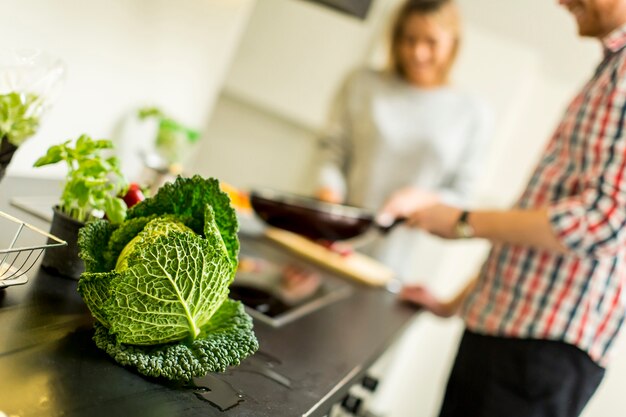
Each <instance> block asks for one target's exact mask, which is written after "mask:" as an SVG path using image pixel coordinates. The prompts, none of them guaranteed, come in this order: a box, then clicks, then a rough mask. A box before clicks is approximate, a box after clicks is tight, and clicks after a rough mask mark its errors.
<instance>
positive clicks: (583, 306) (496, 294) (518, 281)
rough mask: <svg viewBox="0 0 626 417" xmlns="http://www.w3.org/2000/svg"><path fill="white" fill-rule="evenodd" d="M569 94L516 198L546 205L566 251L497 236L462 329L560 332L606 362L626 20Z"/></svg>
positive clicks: (617, 255)
mask: <svg viewBox="0 0 626 417" xmlns="http://www.w3.org/2000/svg"><path fill="white" fill-rule="evenodd" d="M603 45H604V49H605V55H604V60H603V61H602V63H601V64H600V65H599V66H598V68H597V70H596V73H595V74H594V76H593V78H592V79H591V80H590V81H589V82H588V83H587V84H586V85H585V86H584V88H583V89H582V91H581V92H580V93H579V94H578V95H577V96H576V97H575V98H574V100H573V101H572V102H571V104H570V105H569V107H568V108H567V111H566V112H565V115H564V117H563V119H562V121H561V123H560V124H559V126H558V127H557V129H556V132H555V133H554V135H553V136H552V139H551V140H550V142H549V144H548V146H547V149H546V150H545V152H544V153H543V157H542V159H541V160H540V161H539V164H538V166H537V168H536V169H535V172H534V174H533V176H532V177H531V180H530V182H529V183H528V185H527V188H526V190H525V192H524V193H523V195H522V197H521V198H520V200H519V201H518V203H517V205H516V207H517V208H520V209H540V208H547V210H548V213H549V219H550V223H551V226H552V228H553V230H554V232H555V234H556V235H557V236H558V238H559V239H560V240H561V242H562V243H563V244H564V245H565V246H567V247H568V248H569V249H570V252H569V253H568V254H566V255H561V254H557V253H554V252H550V251H546V250H541V249H536V248H531V247H526V246H516V245H508V244H496V245H494V247H493V248H492V251H491V253H490V255H489V258H488V259H487V261H486V263H485V265H484V266H483V269H482V272H481V275H480V278H479V281H478V285H477V286H476V289H475V290H474V291H473V292H472V293H471V294H470V296H469V297H468V298H467V300H466V302H465V304H464V306H463V309H462V316H463V318H464V320H465V322H466V325H467V327H468V329H469V330H472V331H474V332H477V333H481V334H488V335H497V336H505V337H514V338H533V339H548V340H558V341H563V342H566V343H569V344H572V345H575V346H578V347H579V348H580V349H582V350H583V351H585V352H587V353H588V354H589V356H590V357H591V358H592V359H593V360H595V361H596V362H597V363H599V364H600V365H602V366H605V365H606V363H607V360H608V357H609V353H610V351H611V347H612V345H613V342H614V340H615V338H616V336H617V334H618V332H619V330H620V328H621V326H622V324H623V321H624V317H625V314H626V294H624V290H625V289H626V287H625V286H626V134H625V133H624V132H623V129H624V128H625V127H626V49H625V48H626V26H623V27H621V28H619V29H617V30H615V31H613V32H612V33H611V34H609V36H607V37H606V38H605V39H604V40H603Z"/></svg>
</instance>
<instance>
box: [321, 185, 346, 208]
mask: <svg viewBox="0 0 626 417" xmlns="http://www.w3.org/2000/svg"><path fill="white" fill-rule="evenodd" d="M315 197H316V198H317V199H319V200H322V201H324V202H326V203H333V204H341V203H342V202H343V198H341V195H340V194H339V193H338V192H337V191H335V190H333V189H332V188H330V187H322V188H319V189H318V190H317V191H316V192H315Z"/></svg>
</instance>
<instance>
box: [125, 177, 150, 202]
mask: <svg viewBox="0 0 626 417" xmlns="http://www.w3.org/2000/svg"><path fill="white" fill-rule="evenodd" d="M122 199H123V200H124V202H125V203H126V205H127V206H128V208H131V207H132V206H134V205H135V204H137V203H139V202H141V201H143V200H145V199H146V197H145V196H144V195H143V192H142V191H141V187H139V184H137V183H134V182H131V183H130V184H129V185H128V191H126V194H125V195H124V197H122Z"/></svg>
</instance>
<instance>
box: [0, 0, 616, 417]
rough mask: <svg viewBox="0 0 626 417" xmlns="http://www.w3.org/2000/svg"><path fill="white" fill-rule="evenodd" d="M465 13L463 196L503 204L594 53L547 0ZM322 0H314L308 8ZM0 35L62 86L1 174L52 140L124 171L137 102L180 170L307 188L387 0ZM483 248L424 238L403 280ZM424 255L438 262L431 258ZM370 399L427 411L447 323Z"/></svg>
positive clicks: (63, 17) (96, 17) (98, 11)
mask: <svg viewBox="0 0 626 417" xmlns="http://www.w3.org/2000/svg"><path fill="white" fill-rule="evenodd" d="M457 2H458V4H459V6H460V8H461V10H462V13H463V18H464V28H463V32H464V36H463V45H462V50H461V55H460V58H459V62H458V65H457V66H456V68H455V74H454V82H455V83H456V84H458V85H461V86H462V87H463V88H465V89H467V90H470V91H473V92H475V93H477V94H478V95H480V96H482V97H483V98H484V99H485V100H486V101H487V102H488V103H489V104H490V106H491V107H492V108H493V109H494V111H495V114H496V122H497V125H496V131H495V134H494V137H493V140H492V142H491V147H490V149H489V150H488V151H487V152H488V155H487V158H486V162H485V164H484V170H483V174H482V178H481V183H480V187H479V192H478V195H477V196H476V197H477V198H476V200H477V201H478V203H479V204H480V205H481V206H484V207H504V206H507V205H509V204H511V203H512V202H513V201H514V199H515V198H516V197H517V195H518V193H519V192H520V189H521V187H523V186H524V184H525V181H526V180H527V178H528V175H529V174H530V170H531V169H532V168H533V164H534V161H535V160H536V158H537V156H538V153H539V152H540V150H541V149H542V146H543V145H544V144H545V142H546V141H547V139H548V138H549V136H550V134H551V131H552V129H553V128H554V126H555V124H556V122H557V120H558V118H559V117H560V115H561V113H562V111H564V107H565V105H566V103H567V101H568V99H569V98H571V96H572V95H573V94H574V93H575V92H576V90H577V89H578V88H579V87H580V86H581V84H582V83H583V82H584V81H585V80H586V78H588V77H589V76H590V74H591V73H592V71H593V69H594V67H595V65H596V63H597V62H598V61H599V59H600V57H601V48H600V46H599V45H598V44H597V42H595V41H589V40H582V39H579V38H578V37H577V35H576V30H575V26H574V23H573V21H572V20H571V18H570V16H569V15H568V14H567V13H566V12H565V11H563V10H560V8H559V6H558V4H557V2H556V1H545V0H525V1H523V2H522V1H515V0H499V1H494V0H457ZM320 3H325V2H320ZM0 4H2V6H3V10H5V11H7V10H8V11H9V16H10V18H9V19H4V20H5V21H4V22H3V24H2V25H1V26H0V37H1V38H2V39H3V40H5V42H7V43H11V44H15V45H18V46H21V47H37V48H41V49H43V50H46V51H48V52H50V53H51V54H54V55H56V56H59V57H61V58H62V59H63V60H64V62H65V64H66V66H67V77H66V81H65V85H64V87H63V90H62V94H60V96H59V98H58V100H57V102H56V103H55V105H54V106H53V108H52V109H51V111H50V112H49V114H47V115H46V119H45V121H44V123H43V124H42V128H41V129H40V131H39V132H38V133H37V135H36V136H35V137H34V138H32V139H30V140H29V141H27V142H26V143H25V144H24V145H23V146H21V147H20V149H19V150H18V152H17V154H16V156H15V158H14V159H13V162H12V163H11V165H10V167H9V173H8V175H12V176H44V177H51V176H52V177H54V176H58V177H62V176H63V171H62V170H61V167H50V168H49V169H48V168H46V169H37V170H34V169H33V168H32V165H33V162H34V161H35V160H36V159H37V158H38V157H39V156H40V155H42V154H43V153H44V152H45V150H46V149H47V148H48V147H49V146H50V145H52V144H54V143H59V142H61V141H63V140H66V139H69V138H74V137H77V136H78V135H80V134H81V133H83V132H87V133H89V134H91V135H92V136H94V137H110V138H112V139H114V140H115V141H116V142H117V146H118V149H119V152H120V156H121V158H122V164H123V166H124V169H125V171H126V172H127V175H129V177H131V178H130V179H131V180H132V175H134V174H135V172H136V167H137V164H138V163H139V162H138V157H137V150H138V149H139V148H141V146H142V144H141V143H140V142H141V141H142V140H144V139H143V138H144V137H145V135H144V134H143V133H142V132H141V126H140V124H139V123H138V122H137V120H136V111H137V109H138V108H140V107H142V106H158V107H160V108H162V109H163V110H164V111H166V112H167V113H168V115H170V116H171V117H172V118H175V119H177V120H179V121H181V122H182V123H184V124H185V125H187V126H193V127H195V128H196V129H197V130H198V131H200V140H199V141H198V143H197V145H196V146H197V147H196V149H195V151H194V152H193V157H192V158H190V159H189V160H188V161H187V163H186V164H185V166H184V167H183V168H184V170H185V172H187V173H190V174H191V173H198V174H201V175H204V176H215V177H218V178H220V179H221V180H223V181H226V182H229V183H231V184H234V185H236V186H238V187H242V188H248V187H255V186H271V187H273V188H278V189H281V190H285V191H294V192H298V193H307V192H310V191H311V190H312V187H313V181H312V175H313V166H314V161H315V158H314V156H315V154H316V138H317V136H318V134H319V132H320V130H321V129H322V128H323V126H324V123H325V120H326V114H327V110H328V105H329V103H330V101H331V99H332V97H333V95H334V93H335V91H336V90H337V88H338V87H339V85H340V84H341V82H342V81H343V79H344V77H345V76H346V74H347V73H348V72H349V71H350V70H352V69H354V68H355V67H361V66H372V67H382V66H383V65H384V64H385V59H386V51H385V42H384V41H385V37H386V35H387V31H388V27H387V22H388V21H389V18H390V16H391V13H393V11H394V10H395V7H396V6H397V5H398V4H399V1H398V0H374V1H373V2H372V3H371V7H370V8H369V11H368V12H367V15H366V17H365V18H359V17H355V16H350V15H349V14H346V13H342V12H340V11H338V10H336V9H333V8H329V7H325V6H324V5H323V4H317V3H316V2H313V1H303V0H179V1H176V2H171V1H167V0H131V1H128V0H109V1H107V2H95V1H84V0H57V1H55V2H51V1H45V0H19V1H18V0H1V1H0ZM487 250H488V245H487V244H486V243H485V242H462V243H445V244H444V243H443V242H441V241H438V240H436V239H431V240H430V241H429V242H428V243H427V244H425V245H424V249H423V250H421V251H420V252H419V253H416V255H415V259H414V261H413V263H414V270H415V275H414V277H411V279H414V280H415V281H421V282H426V283H428V284H429V285H430V286H432V287H433V289H434V290H435V292H437V293H438V294H440V295H441V296H448V295H451V294H453V293H454V292H455V291H456V290H457V289H458V288H459V287H460V286H461V285H462V284H463V282H464V281H465V280H466V279H467V278H468V277H469V276H470V275H471V274H472V273H473V272H475V270H476V269H477V268H478V266H479V265H480V263H481V261H482V260H483V258H484V256H485V255H486V251H487ZM433 254H436V256H433ZM417 321H418V323H417V324H416V325H415V326H411V328H410V329H409V331H408V332H407V334H405V336H404V337H405V338H406V339H407V340H408V342H407V343H402V344H400V345H399V346H398V347H397V348H396V351H397V350H404V352H398V354H402V355H406V357H411V358H412V359H411V360H413V361H415V363H416V366H414V367H411V372H410V373H407V372H406V370H404V369H396V368H399V367H398V366H393V365H390V366H386V367H382V369H384V372H385V373H387V374H390V375H391V374H393V377H390V378H389V381H394V382H389V383H388V384H385V385H384V386H383V388H382V391H381V392H380V395H379V398H378V399H377V401H378V402H379V403H380V404H381V409H386V410H389V412H390V414H389V415H391V416H394V417H403V416H434V415H435V413H436V411H437V410H438V405H439V401H440V399H441V395H442V393H443V386H444V383H445V381H446V379H447V373H448V369H449V367H450V365H451V360H452V357H453V355H454V353H455V350H456V346H457V344H456V342H457V340H458V337H459V335H460V332H461V330H462V326H461V323H460V322H458V321H455V320H449V321H442V320H438V319H435V318H432V317H430V316H427V315H421V316H420V317H419V318H417ZM619 352H624V348H623V347H622V348H620V349H619V350H618V355H617V358H616V359H617V360H616V361H615V363H614V364H613V367H612V368H611V369H610V370H609V372H608V374H607V378H606V380H605V382H604V383H603V385H602V386H601V388H600V392H599V393H598V395H597V396H596V397H595V398H594V399H593V400H592V402H591V403H590V405H589V407H588V408H587V410H586V413H585V416H587V417H591V416H604V417H611V416H615V417H617V416H621V415H623V412H622V411H620V410H621V407H620V405H621V398H620V394H621V390H620V387H622V386H624V383H626V359H624V355H622V357H621V358H620V357H619V356H620V355H619Z"/></svg>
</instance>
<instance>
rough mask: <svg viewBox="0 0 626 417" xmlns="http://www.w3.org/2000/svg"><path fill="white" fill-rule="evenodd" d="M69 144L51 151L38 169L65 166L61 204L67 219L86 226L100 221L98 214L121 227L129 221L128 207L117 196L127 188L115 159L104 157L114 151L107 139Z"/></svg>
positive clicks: (63, 144)
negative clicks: (102, 213) (126, 220)
mask: <svg viewBox="0 0 626 417" xmlns="http://www.w3.org/2000/svg"><path fill="white" fill-rule="evenodd" d="M71 143H72V141H71V140H68V141H66V142H64V143H62V144H60V145H54V146H51V147H50V148H48V152H47V153H46V155H44V156H42V157H41V158H39V159H38V160H37V161H36V162H35V167H41V166H44V165H52V164H56V163H59V162H65V164H66V165H67V175H66V179H65V187H64V189H63V194H62V195H61V202H60V204H59V208H60V210H61V211H62V212H63V213H65V214H67V215H68V216H70V217H72V218H74V219H76V220H78V221H81V222H86V221H88V220H92V219H94V218H97V217H98V216H96V215H95V212H96V211H101V212H104V213H106V215H107V217H108V219H109V221H111V222H112V223H120V222H122V221H123V220H124V219H125V218H126V204H125V203H124V201H123V200H122V199H120V198H118V197H117V195H118V194H119V193H120V192H121V191H123V190H124V189H125V188H126V181H125V180H124V177H123V175H122V173H121V171H120V168H119V162H118V160H117V158H116V157H114V156H110V157H105V156H104V155H103V153H104V152H105V151H107V150H110V149H113V143H112V142H111V141H110V140H107V139H97V140H96V139H92V138H91V137H89V136H88V135H81V136H80V137H79V138H78V139H77V140H76V142H75V145H74V146H73V147H72V146H71Z"/></svg>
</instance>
